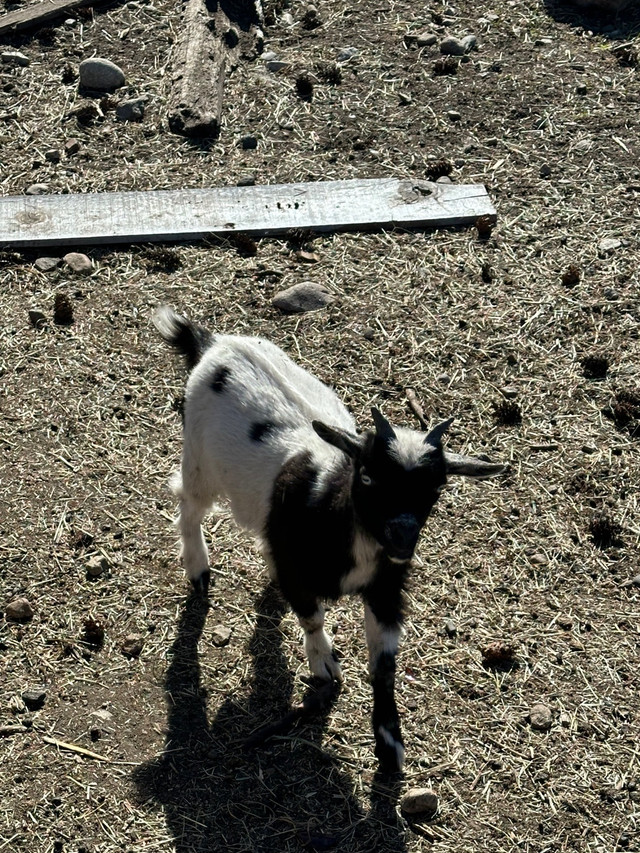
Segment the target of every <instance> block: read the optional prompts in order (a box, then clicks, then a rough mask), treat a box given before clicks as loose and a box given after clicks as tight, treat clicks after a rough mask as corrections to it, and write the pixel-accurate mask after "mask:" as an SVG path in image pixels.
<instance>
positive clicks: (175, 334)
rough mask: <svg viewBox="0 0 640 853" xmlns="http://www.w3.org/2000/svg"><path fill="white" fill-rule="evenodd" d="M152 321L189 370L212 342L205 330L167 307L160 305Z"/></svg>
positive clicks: (211, 337)
mask: <svg viewBox="0 0 640 853" xmlns="http://www.w3.org/2000/svg"><path fill="white" fill-rule="evenodd" d="M152 320H153V325H154V326H155V327H156V329H157V330H158V332H159V333H160V336H161V337H162V338H163V340H165V341H166V342H167V343H168V344H170V345H171V346H172V347H175V349H177V350H178V352H180V353H182V355H183V356H184V357H185V359H186V362H187V367H188V368H189V370H192V369H193V368H194V367H195V366H196V364H197V363H198V362H199V361H200V359H201V358H202V356H203V354H204V352H205V350H207V348H208V347H209V346H210V345H211V343H212V341H213V336H212V335H211V334H210V333H209V332H208V331H207V330H206V329H204V328H203V327H202V326H198V325H197V324H196V323H192V322H191V320H187V319H186V317H183V316H182V315H181V314H178V313H177V312H176V311H174V310H173V308H169V306H168V305H161V306H160V308H158V310H157V311H156V312H155V314H154V315H153V318H152Z"/></svg>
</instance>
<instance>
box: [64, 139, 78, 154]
mask: <svg viewBox="0 0 640 853" xmlns="http://www.w3.org/2000/svg"><path fill="white" fill-rule="evenodd" d="M79 150H80V142H79V141H78V140H77V139H67V141H66V142H65V144H64V153H65V154H66V155H67V157H71V156H72V155H73V154H77V153H78V151H79Z"/></svg>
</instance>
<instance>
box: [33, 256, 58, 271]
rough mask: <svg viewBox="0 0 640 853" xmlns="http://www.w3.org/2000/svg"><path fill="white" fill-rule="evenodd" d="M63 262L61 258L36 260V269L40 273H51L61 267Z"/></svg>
mask: <svg viewBox="0 0 640 853" xmlns="http://www.w3.org/2000/svg"><path fill="white" fill-rule="evenodd" d="M61 263H62V260H61V259H60V258H36V260H35V263H34V267H35V268H36V269H37V270H40V272H51V271H52V270H54V269H56V267H58V266H60V264H61Z"/></svg>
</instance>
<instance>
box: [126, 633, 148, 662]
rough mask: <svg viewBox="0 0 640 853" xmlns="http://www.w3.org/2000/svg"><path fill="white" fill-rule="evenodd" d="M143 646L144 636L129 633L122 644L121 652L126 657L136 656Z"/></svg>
mask: <svg viewBox="0 0 640 853" xmlns="http://www.w3.org/2000/svg"><path fill="white" fill-rule="evenodd" d="M143 648H144V638H143V637H140V636H138V635H137V634H129V636H128V637H125V639H124V642H123V644H122V654H123V655H124V656H125V657H127V658H137V657H138V656H139V655H140V652H141V651H142V649H143Z"/></svg>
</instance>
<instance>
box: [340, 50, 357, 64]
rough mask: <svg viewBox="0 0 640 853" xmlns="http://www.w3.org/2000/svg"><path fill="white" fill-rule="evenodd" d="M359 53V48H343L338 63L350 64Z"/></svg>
mask: <svg viewBox="0 0 640 853" xmlns="http://www.w3.org/2000/svg"><path fill="white" fill-rule="evenodd" d="M359 52H360V51H359V50H358V48H357V47H343V48H342V49H341V50H340V51H338V62H348V61H349V60H350V59H353V58H354V57H355V56H357V55H358V53H359Z"/></svg>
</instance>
